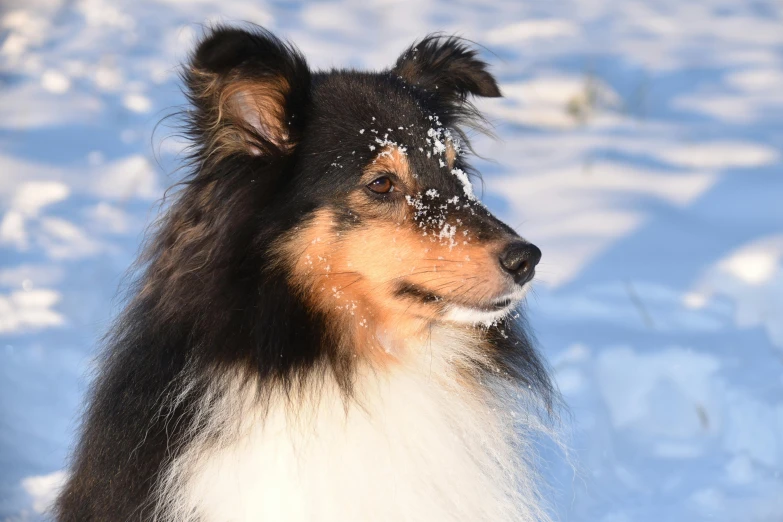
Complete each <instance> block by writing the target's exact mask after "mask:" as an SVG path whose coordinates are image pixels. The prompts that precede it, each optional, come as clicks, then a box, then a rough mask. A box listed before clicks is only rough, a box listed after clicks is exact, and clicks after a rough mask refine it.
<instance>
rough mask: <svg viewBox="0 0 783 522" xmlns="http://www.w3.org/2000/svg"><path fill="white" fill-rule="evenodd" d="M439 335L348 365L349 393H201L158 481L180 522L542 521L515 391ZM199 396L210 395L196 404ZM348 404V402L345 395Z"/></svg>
mask: <svg viewBox="0 0 783 522" xmlns="http://www.w3.org/2000/svg"><path fill="white" fill-rule="evenodd" d="M471 344H475V343H474V342H472V340H471V339H469V338H467V337H464V336H460V335H456V334H454V333H449V332H439V333H436V335H433V340H432V342H431V343H427V346H420V347H413V348H410V347H409V349H408V352H409V356H407V357H405V358H404V360H403V362H402V363H400V364H396V365H394V367H391V368H386V369H384V370H383V371H374V370H373V369H370V368H363V369H361V368H360V369H359V372H358V375H357V379H356V384H355V398H352V399H351V400H349V401H348V402H347V403H346V402H345V401H344V399H343V398H342V397H341V396H340V393H339V391H338V387H337V385H336V384H335V382H334V380H333V379H332V378H331V376H329V375H320V376H317V375H316V376H314V377H313V378H312V380H311V382H309V384H308V385H307V386H306V387H305V388H306V391H305V392H304V393H303V394H302V395H301V399H296V398H293V402H294V407H292V406H291V403H287V402H286V401H285V400H284V399H283V398H282V397H277V398H272V399H271V401H270V402H268V403H267V404H266V406H265V408H264V409H263V410H262V409H261V407H260V406H259V405H258V404H259V403H258V401H257V399H256V393H255V388H254V387H253V386H248V385H239V384H236V383H235V384H227V385H226V386H230V387H231V388H233V389H230V390H226V389H224V390H222V393H221V394H220V396H221V398H220V399H219V400H217V401H214V400H212V401H207V400H205V406H204V408H203V411H201V412H199V414H200V415H201V419H202V423H201V431H200V432H199V435H198V436H196V437H195V439H194V440H193V442H192V443H191V444H190V445H189V446H188V448H187V449H186V450H185V451H184V453H183V454H182V455H181V456H180V457H178V458H177V459H175V460H173V461H172V462H171V463H170V464H169V466H168V468H167V472H166V473H165V474H164V476H163V479H162V481H161V484H160V498H159V504H158V513H159V515H160V518H161V519H165V520H172V521H176V522H184V521H186V520H187V521H190V520H194V519H196V520H198V521H200V522H251V521H252V522H262V521H264V522H265V521H287V522H304V521H308V522H309V521H318V522H322V521H323V522H332V521H334V522H337V521H340V522H343V521H379V522H385V521H389V522H391V521H395V522H398V521H416V522H419V521H421V522H433V521H443V522H447V521H448V522H451V521H453V522H463V521H464V522H477V521H485V520H486V521H493V522H506V521H508V522H510V521H515V522H532V521H538V520H543V519H545V518H546V517H545V515H544V514H543V513H542V512H541V509H540V506H539V503H538V496H537V494H536V489H535V484H534V481H533V480H532V477H531V476H530V474H531V473H530V468H529V467H528V466H527V465H526V463H525V460H524V453H525V449H526V448H525V447H524V446H525V445H524V439H523V438H521V437H519V436H518V434H519V431H520V428H521V429H522V431H525V430H526V429H529V428H530V427H531V426H525V425H522V424H521V423H520V419H522V418H524V415H521V413H522V412H520V411H519V409H518V406H517V405H518V404H519V403H520V402H519V401H518V400H517V398H518V393H519V391H518V390H517V388H516V387H515V386H514V385H512V384H511V383H508V382H507V381H505V380H501V379H499V378H498V379H489V380H487V379H484V382H482V383H480V384H479V383H477V382H475V381H474V380H473V379H472V378H470V377H468V378H466V375H465V373H464V372H460V371H458V367H460V366H462V367H463V368H464V367H466V366H469V365H470V364H475V358H476V357H480V354H477V353H472V350H471V348H470V346H471ZM206 402H211V404H209V405H208V406H207V405H206ZM346 404H347V405H346Z"/></svg>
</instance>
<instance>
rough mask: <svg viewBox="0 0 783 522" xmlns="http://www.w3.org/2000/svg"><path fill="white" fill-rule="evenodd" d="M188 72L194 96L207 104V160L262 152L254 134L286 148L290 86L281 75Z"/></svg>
mask: <svg viewBox="0 0 783 522" xmlns="http://www.w3.org/2000/svg"><path fill="white" fill-rule="evenodd" d="M191 73H192V75H193V77H194V78H195V79H196V81H195V84H196V86H195V88H194V92H195V96H196V97H197V98H198V99H200V100H201V101H202V103H203V104H204V106H205V107H207V108H208V109H206V110H207V111H208V112H207V114H206V117H207V122H206V127H207V131H208V132H209V133H210V136H209V141H208V143H207V146H206V149H207V150H208V151H209V154H210V156H209V159H210V160H212V161H220V160H221V159H224V158H226V157H227V156H230V155H232V154H236V153H251V154H254V155H259V154H263V153H264V146H263V144H262V143H261V142H260V140H259V139H258V137H262V138H263V139H265V140H267V141H268V142H270V143H272V144H273V145H274V146H276V147H277V148H279V149H281V150H283V151H286V150H288V149H289V148H290V146H291V144H290V143H289V141H288V132H287V129H286V123H285V100H286V96H287V95H288V92H289V91H290V88H291V86H290V85H289V83H288V81H287V80H286V79H285V78H282V77H270V78H265V79H263V80H261V79H259V80H253V81H251V80H236V79H232V78H228V79H226V80H222V81H221V80H220V77H219V76H218V75H216V74H213V73H208V72H205V71H201V70H193V71H191Z"/></svg>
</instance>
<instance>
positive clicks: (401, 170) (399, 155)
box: [362, 146, 418, 192]
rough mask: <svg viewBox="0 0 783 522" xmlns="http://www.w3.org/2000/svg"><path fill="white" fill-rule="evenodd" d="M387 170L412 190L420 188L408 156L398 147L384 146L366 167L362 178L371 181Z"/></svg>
mask: <svg viewBox="0 0 783 522" xmlns="http://www.w3.org/2000/svg"><path fill="white" fill-rule="evenodd" d="M386 172H391V173H393V174H396V175H397V177H399V178H400V180H401V181H402V182H403V183H404V184H405V188H407V190H408V191H410V192H415V191H417V190H418V183H417V181H416V178H415V175H414V173H413V172H412V170H411V167H410V163H409V162H408V156H407V155H406V154H405V153H404V152H402V151H401V150H400V149H399V148H398V147H393V146H387V147H384V148H383V149H382V150H381V151H380V152H379V153H378V155H377V156H376V157H375V159H374V160H373V161H372V162H371V163H370V164H369V165H367V167H366V168H365V169H364V173H363V175H362V179H363V180H364V181H365V182H366V183H369V182H371V181H372V180H374V179H376V178H377V177H378V176H380V175H383V174H384V173H386Z"/></svg>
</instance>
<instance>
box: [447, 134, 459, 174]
mask: <svg viewBox="0 0 783 522" xmlns="http://www.w3.org/2000/svg"><path fill="white" fill-rule="evenodd" d="M456 161H457V149H456V148H455V147H454V142H453V141H451V140H450V139H448V140H446V164H447V165H448V166H449V170H451V169H453V168H454V163H455V162H456Z"/></svg>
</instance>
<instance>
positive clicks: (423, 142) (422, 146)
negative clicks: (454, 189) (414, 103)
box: [357, 115, 476, 200]
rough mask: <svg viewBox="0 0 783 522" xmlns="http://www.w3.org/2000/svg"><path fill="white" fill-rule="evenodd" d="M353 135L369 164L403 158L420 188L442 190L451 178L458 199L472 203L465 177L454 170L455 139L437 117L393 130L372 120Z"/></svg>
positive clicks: (457, 143)
mask: <svg viewBox="0 0 783 522" xmlns="http://www.w3.org/2000/svg"><path fill="white" fill-rule="evenodd" d="M357 133H358V134H359V136H362V137H365V139H366V147H367V149H368V150H369V151H370V153H371V154H374V156H373V161H377V160H378V159H379V158H383V157H384V156H389V155H391V154H392V153H393V152H395V153H401V154H404V155H405V156H406V157H407V158H408V159H409V162H410V164H411V165H412V167H413V168H412V170H413V175H414V176H415V177H417V178H418V177H420V178H421V181H422V185H425V186H433V185H434V186H437V187H444V184H443V181H444V180H448V179H449V178H452V179H451V181H456V182H457V183H458V186H459V187H460V188H461V194H459V196H464V197H466V198H467V199H469V200H475V199H476V197H475V195H474V193H473V185H472V184H471V182H470V178H469V177H468V175H467V173H466V172H465V171H464V170H463V169H460V168H458V167H456V161H457V156H458V155H459V154H460V150H461V144H460V141H459V137H458V135H457V133H456V132H455V131H453V130H452V129H449V128H448V127H446V126H444V125H443V124H442V123H441V121H440V118H439V117H438V116H437V115H428V116H427V117H426V119H424V120H420V121H417V122H414V123H408V124H406V125H400V124H398V125H396V126H394V127H392V126H385V125H383V123H382V122H381V120H380V119H379V118H376V117H375V116H372V117H371V118H370V122H368V124H367V125H363V126H361V127H360V128H359V129H358V130H357ZM448 185H453V183H447V184H446V186H448Z"/></svg>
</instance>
